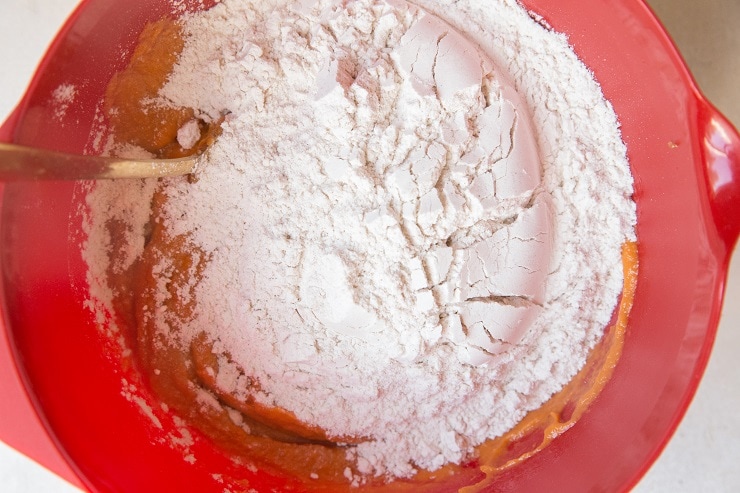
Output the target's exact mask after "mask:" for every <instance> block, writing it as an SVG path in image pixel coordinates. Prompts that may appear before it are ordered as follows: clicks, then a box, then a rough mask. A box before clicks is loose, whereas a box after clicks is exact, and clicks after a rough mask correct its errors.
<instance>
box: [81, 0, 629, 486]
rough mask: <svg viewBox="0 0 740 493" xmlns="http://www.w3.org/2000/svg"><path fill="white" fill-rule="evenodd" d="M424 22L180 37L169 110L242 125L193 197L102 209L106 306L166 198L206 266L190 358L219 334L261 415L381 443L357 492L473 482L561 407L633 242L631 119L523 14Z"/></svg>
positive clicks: (433, 8) (299, 24)
mask: <svg viewBox="0 0 740 493" xmlns="http://www.w3.org/2000/svg"><path fill="white" fill-rule="evenodd" d="M417 3H418V4H419V5H420V6H421V8H419V7H416V6H412V5H411V4H408V3H405V2H403V1H400V0H387V1H386V0H354V1H349V2H344V5H342V4H341V3H339V2H333V1H329V0H316V1H306V0H304V1H288V0H272V1H269V2H265V1H261V0H260V1H257V0H240V1H235V0H234V1H232V0H223V1H222V2H221V3H219V4H218V5H217V6H216V7H215V8H213V9H211V10H210V11H208V12H205V13H199V14H192V15H188V16H186V17H185V20H184V28H185V31H186V34H187V37H186V46H185V49H184V52H183V53H182V56H181V58H180V60H179V63H178V64H177V66H176V67H175V69H174V72H173V73H172V74H171V76H170V79H169V81H168V83H167V85H166V86H165V87H164V88H163V90H162V92H161V100H162V102H163V103H165V104H173V105H175V106H184V107H192V108H195V109H196V110H197V112H198V115H197V116H198V118H201V119H203V120H206V121H217V120H218V119H219V118H221V116H222V115H227V117H226V120H225V121H224V123H223V125H222V127H223V133H222V135H221V136H220V137H219V138H218V140H217V141H216V143H215V145H214V146H213V148H212V149H211V150H210V151H209V154H208V160H207V162H206V163H204V165H203V166H202V167H201V168H200V171H199V176H198V178H199V179H198V180H197V182H195V183H190V182H189V181H188V180H186V179H168V180H162V181H161V182H159V183H158V184H155V185H152V186H142V185H141V184H130V183H123V182H116V183H101V184H98V185H97V186H96V187H95V188H94V189H93V190H92V191H91V192H90V194H89V195H88V203H89V204H90V208H91V213H90V217H89V218H88V219H89V221H88V222H89V224H88V231H90V236H89V241H88V243H87V245H86V255H87V258H88V259H89V260H88V263H89V267H90V276H89V277H90V279H91V294H92V296H93V297H94V298H97V299H98V300H107V299H110V294H109V293H108V294H106V289H108V288H107V285H106V282H105V274H104V273H105V271H106V268H107V264H106V260H105V259H106V256H105V255H102V254H101V252H105V251H106V248H108V244H109V243H108V241H107V240H106V238H105V234H104V231H105V223H106V221H108V220H109V219H110V218H111V214H112V212H111V211H112V210H114V207H115V205H116V204H118V203H120V200H121V197H122V196H126V197H127V206H128V207H129V208H131V207H133V205H134V204H139V209H140V210H139V213H137V214H132V217H135V218H138V219H137V220H138V221H139V222H138V223H137V224H135V225H133V226H132V228H131V231H132V232H134V233H132V239H131V242H130V243H131V245H132V249H131V251H130V252H128V253H127V255H128V257H127V258H129V257H131V256H132V255H135V254H136V252H137V250H136V249H137V248H138V249H139V250H140V248H141V245H142V244H143V242H142V241H141V234H143V233H141V231H142V229H143V228H142V226H141V217H142V212H141V211H144V212H146V211H147V210H148V207H149V205H148V204H149V203H150V201H151V196H152V193H153V188H154V187H155V186H156V187H158V189H159V190H161V191H162V192H163V193H164V194H165V195H166V197H167V201H166V203H165V206H164V215H163V221H164V223H165V225H166V227H167V228H168V230H169V231H170V233H171V234H173V235H187V237H188V238H189V239H190V241H192V243H193V244H194V245H195V246H197V248H198V249H199V250H200V251H202V252H203V253H204V254H205V255H206V257H207V258H208V262H207V265H206V267H205V269H204V271H203V274H202V278H201V279H200V280H199V281H198V283H197V286H196V287H195V302H196V310H195V314H194V317H193V319H192V320H191V321H190V322H188V323H187V324H186V325H185V326H183V327H181V328H179V329H180V330H178V331H177V332H176V335H173V336H172V337H177V338H178V341H177V342H178V343H181V344H185V345H187V344H189V343H190V342H191V341H192V340H193V338H195V337H196V336H198V335H199V334H202V333H204V332H205V333H206V334H207V335H208V336H209V338H210V339H211V340H213V341H215V348H216V349H217V350H221V351H224V352H228V353H229V355H230V356H231V359H232V361H233V364H234V365H236V366H238V367H239V368H241V369H242V370H243V371H244V372H245V373H246V374H248V375H250V376H251V377H253V378H254V379H256V380H257V381H259V382H260V384H261V392H260V393H258V394H256V395H255V398H256V399H258V400H259V401H260V402H263V403H264V404H267V405H271V406H278V407H280V408H283V409H287V410H289V411H291V412H293V413H294V414H295V415H296V416H297V417H298V418H299V419H300V420H302V421H304V422H306V423H309V424H312V425H317V426H320V427H321V428H323V429H325V430H327V431H328V432H330V433H331V435H333V436H357V437H360V436H361V437H368V438H369V440H368V441H367V442H365V443H362V444H360V445H358V446H356V447H353V448H350V449H348V450H349V451H348V454H350V456H351V457H352V458H353V459H355V460H356V472H357V473H359V474H361V475H362V474H373V475H386V476H390V477H408V476H411V475H412V474H413V473H414V472H415V471H416V468H417V467H420V468H423V469H427V470H435V469H437V468H439V467H441V466H443V465H444V464H446V463H449V462H453V463H460V462H461V461H463V460H464V459H465V457H466V455H468V454H469V453H470V452H471V450H472V448H473V447H474V446H476V445H478V444H480V443H482V442H483V441H485V440H487V439H489V438H492V437H496V436H499V435H501V434H503V433H505V432H506V431H507V430H509V429H510V428H511V427H512V426H514V425H515V424H516V423H517V422H518V421H519V420H520V419H521V418H522V417H523V416H524V415H525V414H526V413H527V412H528V411H530V410H532V409H536V408H537V407H539V406H540V405H541V404H542V403H543V402H545V401H546V400H547V399H548V398H549V397H550V396H551V395H552V394H553V393H554V392H557V391H558V390H559V389H561V388H562V386H563V385H564V384H565V383H567V382H568V381H569V380H570V379H571V378H572V377H573V376H574V375H575V374H576V373H577V371H578V370H579V369H580V368H581V367H582V366H583V364H584V362H585V359H586V357H587V355H588V353H589V351H590V349H591V348H592V347H593V346H594V345H595V343H596V341H597V340H598V339H599V338H600V337H601V335H602V334H603V329H604V327H605V325H606V324H607V323H608V321H609V319H610V317H611V315H612V312H613V310H614V307H615V305H616V301H617V298H618V295H619V293H620V291H621V286H622V265H621V256H620V251H621V250H620V249H621V246H622V244H623V243H624V242H625V241H629V240H631V239H633V237H634V232H633V231H634V224H635V211H634V203H633V202H632V201H631V199H630V196H631V193H632V180H631V176H630V172H629V165H628V162H627V159H626V151H625V147H624V144H623V143H622V141H621V138H620V134H619V128H618V124H617V120H616V117H615V115H614V112H613V110H612V109H611V107H610V105H609V104H608V103H607V102H606V101H605V100H604V97H603V95H602V93H601V91H600V88H599V86H598V85H597V83H596V82H595V81H594V80H593V78H592V75H591V74H590V73H589V71H588V70H587V69H586V67H584V66H583V64H582V63H581V62H580V61H579V60H578V59H577V57H576V56H575V54H574V53H573V52H572V50H571V49H570V47H569V46H568V44H567V41H566V40H565V38H564V37H563V36H561V35H558V34H556V33H553V32H551V31H549V30H547V29H545V28H544V27H542V26H541V25H540V24H538V23H536V22H535V21H533V20H532V19H531V18H530V16H529V15H528V14H527V12H526V11H525V10H523V9H522V8H521V7H520V6H519V5H518V4H517V3H516V2H514V1H513V0H499V1H494V2H491V1H483V0H465V1H452V0H439V1H432V0H422V1H420V2H417ZM181 133H182V136H181V138H182V139H183V141H188V142H189V141H191V140H193V139H195V137H194V136H193V135H191V134H192V129H187V128H185V129H183V130H182V132H181ZM150 183H151V182H150ZM144 215H145V214H144ZM137 232H138V234H139V236H138V237H137V234H135V233H137ZM163 325H164V324H163ZM161 330H162V331H163V333H168V331H167V330H166V327H162V329H161ZM233 370H234V368H228V367H225V368H223V371H233ZM234 385H235V386H234V388H232V389H231V390H232V391H233V392H234V393H237V394H238V393H239V392H240V390H243V389H240V388H238V386H236V381H235V382H234Z"/></svg>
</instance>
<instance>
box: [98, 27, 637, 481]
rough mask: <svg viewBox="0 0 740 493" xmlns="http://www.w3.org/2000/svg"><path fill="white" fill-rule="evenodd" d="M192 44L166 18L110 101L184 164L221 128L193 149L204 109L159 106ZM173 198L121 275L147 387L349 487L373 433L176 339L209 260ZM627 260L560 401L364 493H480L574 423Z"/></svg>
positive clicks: (596, 384)
mask: <svg viewBox="0 0 740 493" xmlns="http://www.w3.org/2000/svg"><path fill="white" fill-rule="evenodd" d="M183 44H184V43H183V39H182V35H181V32H180V29H179V27H178V25H177V23H176V22H174V21H170V20H163V21H159V22H156V23H152V24H149V25H148V26H147V27H146V29H145V30H144V32H143V34H142V35H141V38H140V40H139V44H138V47H137V48H136V50H135V52H134V54H133V56H132V62H131V63H130V65H129V66H128V67H127V69H125V70H124V71H123V72H121V73H119V74H117V75H116V76H115V77H114V78H113V79H112V81H111V83H110V85H109V87H108V90H107V93H106V100H105V109H106V113H107V115H106V116H107V117H108V121H109V125H110V128H111V131H112V134H113V136H114V138H115V140H116V141H117V142H119V143H128V144H133V145H136V146H139V147H141V148H143V149H145V150H147V151H149V152H151V153H153V154H155V155H157V156H160V157H176V156H182V155H184V154H190V153H194V152H199V151H201V150H202V149H203V148H204V147H206V146H207V145H208V141H209V139H212V138H213V136H214V135H215V134H216V133H217V132H218V126H217V125H215V124H214V125H211V126H209V125H207V124H206V123H205V122H202V121H201V122H199V125H200V127H201V130H202V134H203V138H202V139H201V140H200V142H199V143H198V144H197V145H196V146H195V147H194V148H193V149H190V150H185V149H183V148H182V147H181V146H180V145H179V144H178V143H177V131H178V129H179V128H181V127H182V125H184V124H185V123H186V122H188V121H191V120H192V119H193V118H194V115H195V112H194V111H193V110H192V109H188V108H180V109H172V108H165V107H161V106H158V105H156V104H154V103H151V102H149V101H151V100H152V99H153V98H154V97H155V96H156V94H157V92H158V91H159V89H160V88H161V87H162V86H163V84H164V82H165V81H166V79H167V76H168V74H169V73H170V71H171V70H172V67H173V65H174V63H175V62H176V59H177V56H178V54H179V53H180V51H181V50H182V48H183ZM162 200H164V199H163V196H162V195H157V196H155V200H154V204H153V211H154V213H153V216H152V218H151V222H150V236H149V238H147V243H146V247H145V250H144V253H143V255H142V256H141V258H140V259H138V260H137V261H136V262H135V263H134V264H133V265H132V266H131V268H130V269H128V270H127V271H126V272H124V273H115V272H113V270H111V271H110V272H109V278H110V282H111V285H112V287H113V288H114V290H115V292H116V293H119V294H118V296H117V299H116V301H115V302H116V310H117V313H118V315H119V317H120V318H121V320H123V322H124V324H125V325H126V326H127V328H128V330H129V332H128V333H127V336H128V337H127V339H128V341H129V343H130V344H131V346H132V349H133V350H134V354H135V359H136V362H137V364H138V367H139V368H140V370H141V372H142V374H143V375H144V376H145V380H146V381H147V382H148V384H149V385H150V386H151V389H152V390H153V392H154V394H155V395H156V396H158V398H159V399H161V400H162V401H163V402H165V403H166V404H167V405H168V406H169V407H170V408H172V409H174V410H175V411H176V413H177V414H179V415H180V416H182V417H184V418H186V420H187V421H188V422H189V423H190V424H191V425H192V426H193V427H195V428H197V429H199V430H200V431H202V432H203V433H204V434H205V435H207V436H209V437H210V438H211V439H212V440H213V441H214V443H215V444H217V446H218V447H219V448H221V449H222V450H223V451H224V452H226V453H227V454H230V455H231V456H232V457H236V458H239V457H244V458H248V460H249V461H250V462H251V463H256V464H258V466H259V467H260V468H262V469H265V470H270V471H272V472H273V473H277V474H281V475H285V474H287V475H289V476H293V477H297V478H299V479H302V480H303V481H304V482H305V483H306V484H309V485H310V489H311V490H314V491H333V490H337V489H346V488H347V486H348V480H347V478H345V476H344V471H345V469H346V468H347V467H349V468H350V469H351V468H352V467H353V464H352V463H351V462H350V461H348V460H347V459H346V448H347V447H352V446H353V445H354V444H356V443H358V442H360V441H362V440H363V438H362V437H342V436H330V435H329V434H327V433H326V432H325V431H324V430H322V429H320V428H317V427H315V426H310V425H307V424H305V423H302V422H300V421H299V420H298V419H297V418H296V417H295V416H294V415H293V414H292V413H290V412H289V411H286V410H282V409H277V408H270V407H267V406H264V405H262V404H260V403H258V402H255V401H254V400H253V399H251V398H250V397H248V395H247V396H241V397H240V396H236V395H232V394H230V393H228V392H226V391H224V390H223V389H221V388H219V385H218V383H217V380H216V378H215V375H217V374H218V368H219V364H222V363H220V362H224V361H226V360H228V358H229V355H228V354H215V353H214V351H213V348H212V341H210V340H208V338H207V336H206V335H205V334H203V335H202V336H201V337H198V338H196V340H195V341H194V342H193V343H192V344H191V346H190V347H189V348H185V349H183V348H182V347H180V346H179V345H178V344H177V343H174V342H172V340H173V337H170V336H171V335H176V333H177V330H178V327H179V326H180V325H181V324H182V323H183V322H184V321H187V320H188V319H189V317H191V315H192V312H193V305H192V294H193V293H192V284H191V283H189V281H190V279H191V278H192V276H193V275H194V276H195V278H196V279H197V278H198V277H199V276H200V274H201V273H202V270H203V268H204V266H205V265H206V263H207V262H208V258H207V257H206V256H205V255H204V254H203V252H201V251H199V250H198V249H197V248H196V247H195V246H194V245H193V244H192V243H190V241H189V240H188V238H187V236H174V237H173V236H171V235H170V233H169V232H168V231H167V230H166V228H164V227H163V225H162V222H161V221H160V220H159V217H158V214H159V211H160V209H161V205H162ZM122 227H124V225H122V224H110V225H109V229H110V232H111V236H112V238H113V255H114V256H115V255H116V252H117V251H118V250H117V246H116V245H117V241H118V244H119V245H120V241H121V240H120V235H118V234H116V233H117V231H119V230H120V228H122ZM117 238H119V239H118V240H117ZM623 263H624V273H625V285H624V291H623V294H622V299H621V302H620V305H619V310H618V314H617V317H616V322H615V324H614V325H613V326H611V327H608V328H607V330H606V332H605V335H604V337H603V339H602V341H601V342H600V343H599V344H598V346H597V347H596V348H595V349H594V350H593V351H592V353H591V355H590V357H589V359H588V362H587V364H586V366H585V367H584V368H583V370H582V371H581V372H580V373H579V374H578V375H577V376H576V377H575V378H574V379H573V380H572V381H571V382H570V383H569V384H568V385H567V386H566V387H565V388H563V389H562V390H561V391H560V392H559V393H558V394H556V395H554V396H553V397H552V398H551V399H550V400H549V401H548V402H547V403H546V404H544V405H543V406H542V407H541V408H540V409H538V410H535V411H533V412H531V413H529V414H528V415H527V416H526V417H525V418H524V419H523V420H522V421H521V422H520V423H519V424H518V425H517V426H516V427H515V428H514V429H512V430H510V431H509V432H508V433H507V434H505V435H504V436H501V437H498V438H495V439H492V440H489V441H487V442H486V443H484V444H482V445H480V446H479V447H478V448H477V449H476V451H475V453H474V454H473V455H472V457H471V458H470V461H469V463H468V464H465V465H447V466H445V467H443V468H441V469H439V470H437V471H434V472H428V471H421V472H419V473H418V474H417V475H416V476H415V477H414V478H411V479H409V480H399V481H396V482H394V483H391V484H385V483H384V482H383V481H382V480H374V479H372V478H370V479H369V481H368V483H367V484H366V485H364V486H362V487H360V488H358V490H359V491H375V490H381V489H382V490H383V491H399V492H403V491H408V492H411V491H413V492H417V491H450V490H452V489H455V488H458V487H462V488H463V489H462V490H461V491H463V492H464V493H473V492H475V491H478V490H480V489H481V488H483V487H485V486H486V485H488V484H489V483H490V482H491V481H493V480H494V478H495V477H496V475H497V474H498V473H500V472H501V471H503V470H505V469H507V468H509V467H512V466H515V465H517V464H519V463H521V462H522V461H524V460H526V459H527V458H528V457H530V456H532V455H533V454H535V453H537V452H538V451H540V450H542V449H543V448H544V447H546V446H547V445H548V444H549V443H550V442H551V441H552V440H553V439H555V438H556V437H557V436H558V435H560V434H561V433H563V432H565V431H566V430H567V429H569V428H570V427H571V426H573V425H574V424H575V422H576V421H577V420H578V419H579V418H580V416H581V415H582V414H583V413H584V412H585V410H586V409H587V408H588V406H589V405H590V404H591V402H593V400H594V399H595V398H596V396H597V395H598V394H599V392H600V391H601V390H602V389H603V387H604V385H606V383H607V381H608V380H609V378H610V377H611V374H612V371H613V369H614V367H615V365H616V364H617V361H618V360H619V357H620V355H621V350H622V345H623V341H624V336H625V331H626V325H627V316H628V314H629V311H630V308H631V306H632V300H633V296H634V291H635V284H636V279H637V247H636V245H635V244H634V243H630V244H626V245H624V247H623ZM161 266H164V268H165V271H166V272H165V275H167V276H169V278H170V283H169V285H168V290H169V292H170V298H169V299H168V300H167V301H166V308H167V309H168V310H167V313H168V315H167V316H168V317H169V319H168V325H169V327H170V331H171V334H170V336H168V337H165V336H164V335H162V334H161V333H160V332H158V331H157V330H155V324H154V319H153V317H152V315H151V311H150V309H149V307H150V306H153V305H154V301H153V300H154V297H155V295H156V293H157V291H158V289H159V288H158V286H157V280H156V278H155V276H154V274H153V271H154V269H155V268H161ZM224 358H225V359H226V360H225V359H224ZM241 378H242V379H243V381H244V382H245V387H246V388H253V389H255V390H258V389H259V382H257V381H254V380H252V379H250V378H249V376H248V375H241ZM204 396H206V398H204ZM311 475H318V478H319V479H312V478H311ZM314 478H315V476H314Z"/></svg>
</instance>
